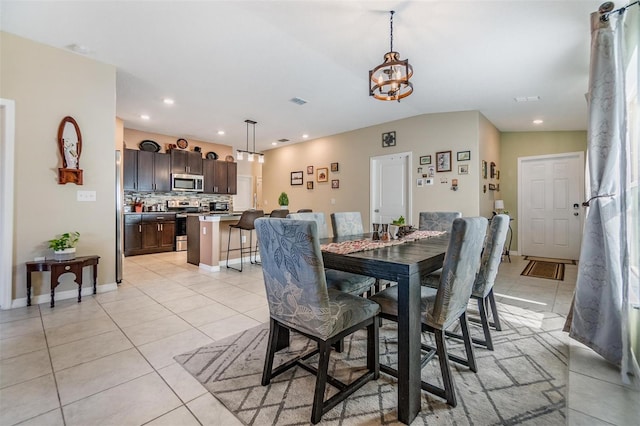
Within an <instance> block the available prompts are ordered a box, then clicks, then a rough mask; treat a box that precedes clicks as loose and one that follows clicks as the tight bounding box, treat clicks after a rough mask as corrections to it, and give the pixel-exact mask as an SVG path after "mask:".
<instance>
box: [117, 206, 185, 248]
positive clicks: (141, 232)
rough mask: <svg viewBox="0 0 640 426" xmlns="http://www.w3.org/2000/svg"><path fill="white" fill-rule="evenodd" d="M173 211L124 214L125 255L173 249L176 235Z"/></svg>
mask: <svg viewBox="0 0 640 426" xmlns="http://www.w3.org/2000/svg"><path fill="white" fill-rule="evenodd" d="M175 221H176V215H175V214H173V213H144V214H127V215H125V216H124V255H125V256H132V255H136V254H148V253H159V252H163V251H173V249H174V242H175V237H176V222H175Z"/></svg>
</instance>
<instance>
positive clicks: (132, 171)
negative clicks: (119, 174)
mask: <svg viewBox="0 0 640 426" xmlns="http://www.w3.org/2000/svg"><path fill="white" fill-rule="evenodd" d="M122 157H123V161H122V170H123V180H122V183H123V187H124V190H125V191H135V190H137V189H138V151H137V150H135V149H125V150H124V155H123V156H122Z"/></svg>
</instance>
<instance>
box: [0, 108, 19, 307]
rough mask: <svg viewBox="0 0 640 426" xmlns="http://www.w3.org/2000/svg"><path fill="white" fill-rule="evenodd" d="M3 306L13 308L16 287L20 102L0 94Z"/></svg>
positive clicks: (0, 295) (0, 274)
mask: <svg viewBox="0 0 640 426" xmlns="http://www.w3.org/2000/svg"><path fill="white" fill-rule="evenodd" d="M0 123H1V124H2V135H0V153H2V158H3V159H4V160H3V162H2V170H1V177H2V179H0V181H1V184H0V185H2V186H1V187H0V202H1V203H2V206H3V207H2V209H0V271H2V272H0V309H3V310H4V309H10V308H11V304H12V291H13V274H12V271H13V225H14V222H13V208H14V206H13V192H14V189H13V188H14V183H13V182H14V177H15V174H14V164H15V134H16V105H15V101H14V100H12V99H3V98H0Z"/></svg>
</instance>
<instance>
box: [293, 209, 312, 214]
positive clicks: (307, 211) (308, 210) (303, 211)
mask: <svg viewBox="0 0 640 426" xmlns="http://www.w3.org/2000/svg"><path fill="white" fill-rule="evenodd" d="M312 211H313V210H312V209H300V210H298V211H297V212H296V213H311V212H312Z"/></svg>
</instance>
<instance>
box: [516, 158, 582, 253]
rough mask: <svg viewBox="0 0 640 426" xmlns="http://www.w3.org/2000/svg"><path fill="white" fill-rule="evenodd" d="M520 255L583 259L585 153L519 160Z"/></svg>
mask: <svg viewBox="0 0 640 426" xmlns="http://www.w3.org/2000/svg"><path fill="white" fill-rule="evenodd" d="M518 194H519V196H518V215H519V217H518V218H515V219H516V220H517V221H518V235H519V236H520V237H519V241H518V249H519V250H518V251H519V252H520V254H521V255H529V256H540V257H550V258H555V259H575V260H577V259H578V257H579V256H580V242H581V240H582V221H583V218H582V216H583V214H584V210H583V207H582V206H581V201H582V199H583V196H584V153H582V152H571V153H566V154H557V155H545V156H536V157H522V158H518Z"/></svg>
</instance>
